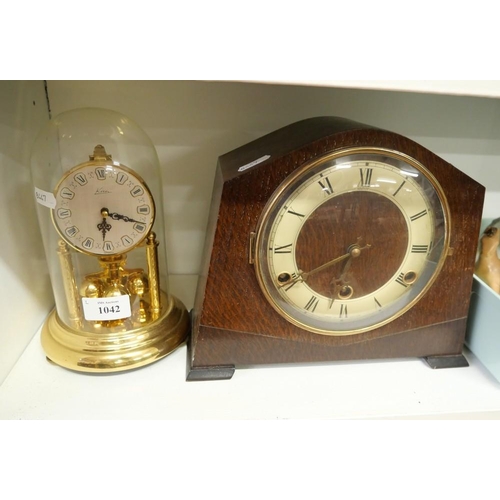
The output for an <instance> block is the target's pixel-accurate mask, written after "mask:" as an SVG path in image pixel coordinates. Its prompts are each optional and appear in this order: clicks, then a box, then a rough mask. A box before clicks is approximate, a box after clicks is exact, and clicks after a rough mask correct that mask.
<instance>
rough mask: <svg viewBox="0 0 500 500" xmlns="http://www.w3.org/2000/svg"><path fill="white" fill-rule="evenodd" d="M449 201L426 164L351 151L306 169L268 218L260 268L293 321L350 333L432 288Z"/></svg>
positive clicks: (258, 243) (274, 202)
mask: <svg viewBox="0 0 500 500" xmlns="http://www.w3.org/2000/svg"><path fill="white" fill-rule="evenodd" d="M448 226H449V215H448V207H447V203H446V199H445V198H444V196H443V194H442V193H441V188H440V186H439V184H438V183H437V182H436V180H435V179H434V176H433V175H432V174H431V173H430V172H428V171H427V170H426V169H425V167H423V165H421V164H419V163H417V162H416V161H414V160H412V159H411V158H409V157H407V156H403V155H401V154H398V153H396V152H393V151H389V150H382V149H369V148H354V149H347V150H341V151H338V152H335V153H333V154H329V155H325V156H323V157H321V158H319V159H316V160H313V161H312V162H309V163H306V164H305V165H304V167H302V168H301V169H298V170H297V171H296V172H295V174H294V175H292V176H290V177H289V178H287V180H286V181H285V183H284V184H283V185H282V186H280V187H279V188H278V189H277V191H276V193H275V195H274V196H273V197H272V198H271V199H270V200H269V202H268V204H267V206H266V207H265V209H264V211H263V212H262V217H261V220H260V221H259V224H258V228H257V231H256V236H255V257H254V260H255V269H256V276H257V279H258V281H259V284H260V286H261V288H262V292H263V294H264V296H265V297H266V299H267V300H268V301H269V302H270V304H271V305H272V306H273V307H274V308H275V310H276V311H277V312H278V313H279V314H281V315H282V316H283V317H284V318H285V319H286V320H287V321H290V322H291V323H293V324H295V325H297V326H298V327H300V328H304V329H306V330H309V331H311V332H314V333H319V334H324V335H354V334H356V333H361V332H365V331H369V330H372V329H374V328H377V327H379V326H382V325H383V324H385V323H387V322H389V321H391V320H393V319H395V318H396V317H397V316H400V315H401V314H403V313H404V312H405V311H406V310H408V309H409V308H410V307H412V305H413V304H415V303H416V301H417V300H418V299H419V298H420V297H421V296H422V295H423V294H424V293H425V291H426V290H427V288H428V287H429V286H431V284H432V282H433V281H434V279H435V278H436V277H437V275H438V274H439V271H440V269H441V267H442V265H443V263H444V259H445V257H446V255H447V252H448V245H449V230H448Z"/></svg>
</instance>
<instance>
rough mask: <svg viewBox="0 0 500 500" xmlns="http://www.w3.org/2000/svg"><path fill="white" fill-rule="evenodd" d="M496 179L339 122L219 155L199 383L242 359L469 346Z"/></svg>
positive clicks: (431, 354)
mask: <svg viewBox="0 0 500 500" xmlns="http://www.w3.org/2000/svg"><path fill="white" fill-rule="evenodd" d="M483 197H484V188H483V187H482V186H480V185H479V184H477V183H476V182H475V181H474V180H472V179H471V178H469V177H468V176H466V175H465V174H463V173H462V172H460V171H459V170H458V169H456V168H455V167H453V166H452V165H450V164H449V163H447V162H445V161H444V160H442V159H441V158H439V157H437V156H436V155H434V154H433V153H431V152H430V151H428V150H426V149H425V148H423V147H422V146H420V145H418V144H416V143H415V142H413V141H411V140H409V139H407V138H405V137H403V136H400V135H398V134H395V133H392V132H388V131H384V130H380V129H375V128H373V127H370V126H367V125H363V124H359V123H356V122H352V121H350V120H345V119H342V118H336V117H320V118H313V119H309V120H304V121H302V122H298V123H295V124H292V125H289V126H288V127H284V128H283V129H280V130H278V131H276V132H273V133H271V134H269V135H267V136H265V137H263V138H261V139H258V140H256V141H254V142H253V143H250V144H248V145H246V146H243V147H241V148H239V149H237V150H235V151H232V152H230V153H227V154H226V155H224V156H222V157H220V158H219V164H218V171H217V176H216V183H215V187H214V197H213V202H212V211H211V217H210V221H209V226H208V231H207V247H206V259H207V260H206V262H205V267H204V279H202V280H200V283H199V287H198V293H197V298H196V304H195V309H194V316H193V328H192V334H191V342H190V351H189V353H188V356H189V360H188V361H189V370H188V379H189V380H196V379H210V378H229V377H231V376H232V374H233V372H234V369H235V367H237V366H238V365H258V364H269V363H290V362H302V363H305V362H312V361H328V360H331V361H334V360H344V359H351V360H354V359H370V358H394V357H413V356H418V357H422V358H425V359H426V360H427V361H428V363H429V364H430V365H431V366H433V367H441V366H463V365H466V360H465V358H464V357H463V355H462V354H461V352H462V346H463V340H464V335H465V324H466V317H467V308H468V302H469V295H470V289H471V285H472V269H473V262H474V257H475V249H476V242H477V234H478V232H479V224H480V219H481V211H482V203H483Z"/></svg>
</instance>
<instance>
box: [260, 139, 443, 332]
mask: <svg viewBox="0 0 500 500" xmlns="http://www.w3.org/2000/svg"><path fill="white" fill-rule="evenodd" d="M360 154H370V155H378V156H386V157H390V158H393V159H396V160H399V161H403V162H405V163H407V164H408V165H410V166H412V167H414V168H415V169H417V170H418V171H420V172H421V173H422V175H424V176H425V177H426V179H427V180H428V181H429V182H430V184H431V185H432V186H433V188H434V190H435V192H436V194H437V196H438V198H439V201H440V203H441V207H442V210H443V219H444V243H443V249H442V251H441V255H440V259H439V261H438V263H437V266H436V269H435V271H434V273H433V274H432V276H431V278H430V279H429V280H428V282H427V283H426V284H425V286H424V287H423V289H422V290H421V291H420V293H419V294H418V295H417V296H416V297H414V298H413V300H411V301H410V302H409V303H408V304H406V305H405V306H404V307H402V308H401V309H400V310H399V311H397V312H396V313H394V314H392V315H391V316H390V317H388V318H386V319H385V320H382V321H380V322H377V323H376V324H373V325H370V326H367V327H364V328H359V329H356V330H345V331H339V330H325V329H321V328H315V327H313V326H311V325H307V324H305V323H303V322H301V321H299V320H297V319H296V318H294V317H292V316H291V315H290V314H288V313H287V312H286V311H284V310H283V309H282V308H281V307H280V305H279V304H277V303H276V301H275V300H274V298H273V297H272V295H271V294H270V292H269V290H268V288H267V285H266V284H265V281H264V278H263V276H262V263H261V259H260V256H259V248H260V246H261V243H262V239H263V228H264V226H265V225H266V224H267V223H268V221H269V218H270V214H271V213H272V211H273V209H274V208H275V207H276V205H278V204H279V201H280V199H281V197H282V196H283V193H284V192H285V191H286V190H287V189H288V188H289V186H290V185H292V184H293V183H294V182H296V181H297V180H298V179H300V177H302V176H304V175H305V174H306V173H307V172H308V171H310V170H312V169H314V168H316V167H317V166H318V165H321V164H322V163H325V162H328V161H331V160H335V159H338V158H340V157H342V156H348V155H360ZM271 225H272V223H271ZM271 225H270V226H269V227H271ZM450 235H451V216H450V208H449V205H448V201H447V199H446V196H445V193H444V190H443V188H442V187H441V185H440V184H439V182H438V181H437V179H436V178H435V176H434V175H433V174H432V173H431V172H430V171H429V170H428V169H427V168H426V167H425V166H424V165H423V164H422V163H420V162H419V161H417V160H416V159H414V158H412V157H411V156H409V155H407V154H405V153H401V152H399V151H395V150H391V149H386V148H381V147H350V148H344V149H339V150H336V151H333V152H331V153H328V154H326V155H323V156H321V157H319V158H315V159H314V160H311V161H308V162H307V163H305V164H304V165H302V166H301V167H299V168H298V169H297V170H295V171H294V172H293V173H292V174H290V175H289V176H288V177H287V178H286V179H285V180H284V181H283V182H282V183H281V184H280V185H279V186H278V188H277V189H276V190H275V191H274V193H273V194H272V195H271V197H270V198H269V200H268V201H267V203H266V206H265V207H264V209H263V211H262V213H261V215H260V217H259V220H258V222H257V227H256V230H255V236H254V241H255V243H254V247H253V255H252V259H253V262H254V265H255V273H256V276H257V281H258V283H259V286H260V288H261V290H262V292H263V294H264V297H265V298H266V300H267V301H268V302H269V304H270V305H271V306H272V307H273V308H274V310H275V311H276V312H278V314H280V315H281V316H282V317H283V318H285V319H286V320H287V321H288V322H290V323H292V324H293V325H295V326H298V327H299V328H302V329H303V330H307V331H309V332H312V333H317V334H320V335H328V336H347V335H359V334H361V333H365V332H369V331H372V330H375V329H376V328H380V327H382V326H384V325H386V324H388V323H390V322H392V321H394V320H395V319H397V318H399V317H400V316H402V315H403V314H404V313H406V312H407V311H408V310H410V309H411V308H412V307H414V306H415V304H417V302H418V301H419V300H420V299H421V298H422V297H423V296H424V295H425V294H426V293H427V291H428V290H429V288H430V287H431V286H432V284H433V283H434V282H435V280H436V279H437V277H438V276H439V274H440V272H441V269H442V268H443V265H444V262H445V260H446V258H447V256H449V255H450V237H451V236H450Z"/></svg>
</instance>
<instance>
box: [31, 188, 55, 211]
mask: <svg viewBox="0 0 500 500" xmlns="http://www.w3.org/2000/svg"><path fill="white" fill-rule="evenodd" d="M35 199H36V201H37V203H40V205H43V206H44V207H48V208H56V198H55V196H54V195H53V194H52V193H50V192H49V191H44V190H43V189H39V188H37V187H35Z"/></svg>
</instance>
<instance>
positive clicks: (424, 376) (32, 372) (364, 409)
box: [0, 333, 500, 420]
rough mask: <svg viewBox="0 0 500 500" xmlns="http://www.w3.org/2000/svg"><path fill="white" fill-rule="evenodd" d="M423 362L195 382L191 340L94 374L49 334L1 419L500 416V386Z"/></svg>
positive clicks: (24, 363) (478, 373)
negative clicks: (58, 361)
mask: <svg viewBox="0 0 500 500" xmlns="http://www.w3.org/2000/svg"><path fill="white" fill-rule="evenodd" d="M466 357H467V359H468V360H469V362H470V366H469V367H467V368H453V369H442V370H432V369H431V368H429V367H428V366H427V365H426V363H425V362H424V361H422V360H420V359H409V360H392V361H364V362H349V363H348V362H341V363H327V364H318V365H308V366H273V367H256V368H251V369H250V368H246V369H237V370H236V372H235V375H234V376H233V378H232V379H231V380H224V381H208V382H207V381H204V382H186V381H185V374H186V347H185V346H183V347H181V348H179V349H178V350H177V351H175V352H174V353H172V354H171V355H169V356H167V357H166V358H164V359H162V360H160V361H158V362H156V363H154V364H152V365H149V366H146V367H144V368H140V369H137V370H135V371H131V372H123V373H117V374H111V375H109V374H107V375H88V374H81V373H76V372H72V371H69V370H66V369H64V368H61V367H59V366H56V365H53V364H51V363H49V362H48V361H47V360H46V358H45V355H44V353H43V350H42V348H41V345H40V338H39V333H38V334H37V335H36V336H35V338H34V339H33V341H32V342H31V344H30V345H29V346H28V348H27V349H26V351H25V352H24V354H23V356H22V357H21V359H20V360H19V362H18V363H17V364H16V366H15V367H14V369H13V370H12V372H11V373H10V374H9V376H8V377H7V379H6V380H5V382H4V383H3V384H2V386H1V387H0V419H31V420H40V419H50V420H72V419H77V420H82V419H83V420H96V419H97V420H106V419H116V420H129V419H133V420H137V419H138V420H141V419H150V420H153V419H155V420H156V419H161V420H169V419H273V420H274V419H310V418H313V419H386V418H390V419H408V418H410V419H471V418H473V419H498V418H500V390H499V388H500V385H499V384H498V382H496V380H495V379H493V377H492V376H491V375H490V374H489V372H487V371H486V369H485V368H484V367H483V366H482V365H481V363H479V361H478V360H477V358H476V357H475V356H474V355H473V354H471V353H470V352H467V351H466Z"/></svg>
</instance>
